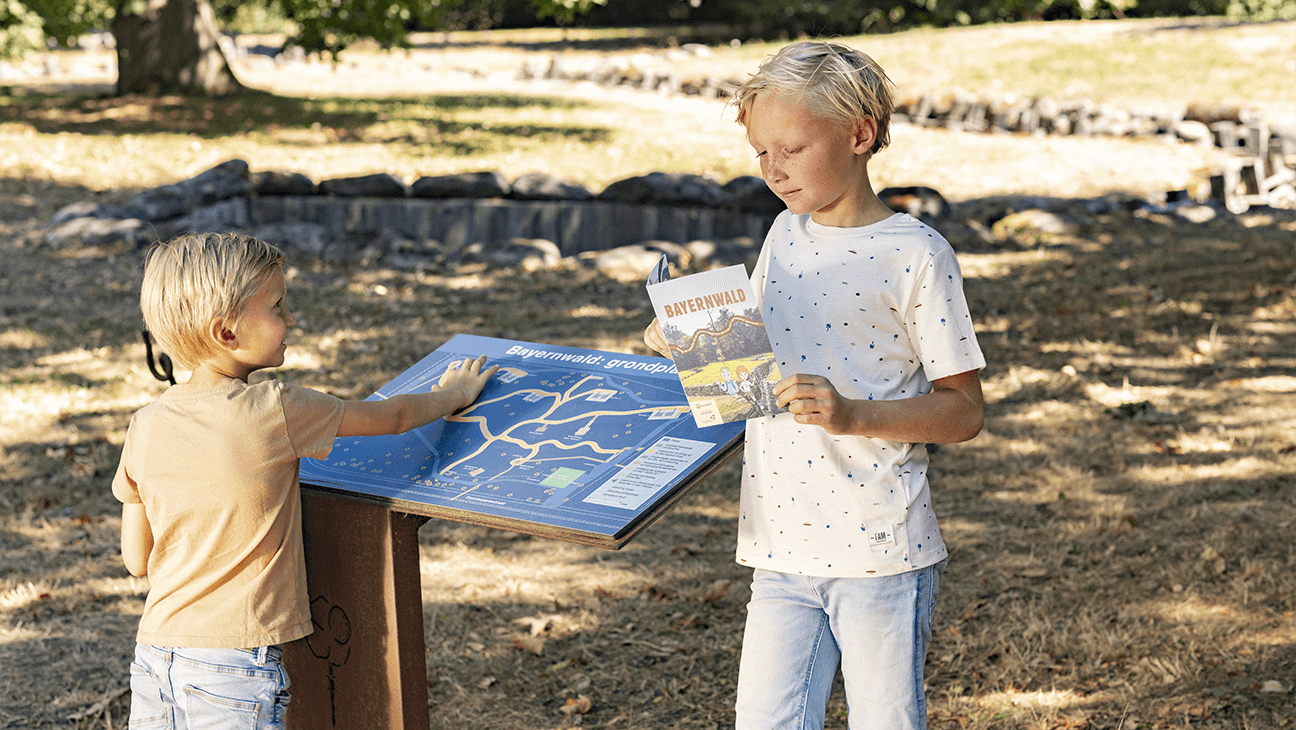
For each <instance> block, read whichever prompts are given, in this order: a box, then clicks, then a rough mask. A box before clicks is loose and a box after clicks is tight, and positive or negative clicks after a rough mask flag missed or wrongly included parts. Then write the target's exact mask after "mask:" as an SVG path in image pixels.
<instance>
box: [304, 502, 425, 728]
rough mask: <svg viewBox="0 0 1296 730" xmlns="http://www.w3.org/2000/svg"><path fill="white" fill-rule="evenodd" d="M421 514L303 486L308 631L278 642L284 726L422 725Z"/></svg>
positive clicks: (419, 726) (423, 702) (377, 726)
mask: <svg viewBox="0 0 1296 730" xmlns="http://www.w3.org/2000/svg"><path fill="white" fill-rule="evenodd" d="M427 519H428V518H426V517H419V516H414V515H407V514H403V513H400V512H393V511H391V510H390V509H388V508H386V507H381V506H378V505H374V504H369V503H366V502H361V501H357V500H352V499H347V498H345V497H337V496H332V495H328V494H325V493H322V492H317V491H314V490H311V489H310V488H309V486H303V488H302V537H303V539H304V541H305V546H306V574H307V579H306V582H307V586H308V589H309V592H310V601H311V620H312V622H313V623H314V625H315V631H314V633H313V634H311V635H310V636H309V637H307V638H305V639H301V640H298V641H294V642H291V643H290V644H288V645H287V646H285V647H284V664H285V666H286V668H287V670H288V677H289V679H290V680H291V682H292V686H291V687H290V688H289V691H290V692H291V693H292V702H291V703H290V704H289V705H288V715H287V721H288V727H289V728H290V729H291V730H329V729H330V728H345V729H346V730H367V729H369V728H372V729H373V730H427V728H428V704H427V665H426V658H425V651H426V649H425V648H424V643H423V600H422V595H423V594H422V589H421V586H420V582H419V552H418V528H419V527H420V526H422V525H423V523H425V522H427Z"/></svg>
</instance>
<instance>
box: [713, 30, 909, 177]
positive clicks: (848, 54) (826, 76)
mask: <svg viewBox="0 0 1296 730" xmlns="http://www.w3.org/2000/svg"><path fill="white" fill-rule="evenodd" d="M892 87H893V84H892V83H891V79H890V78H888V77H887V75H886V72H885V71H883V70H882V67H881V66H879V65H878V62H877V61H874V60H873V59H872V58H871V57H869V56H868V54H866V53H863V52H861V51H857V50H855V49H854V48H851V47H850V46H847V45H845V44H842V43H836V42H833V41H801V42H799V43H793V44H792V45H789V46H785V47H783V48H782V49H781V50H779V52H778V53H776V54H774V55H772V56H769V57H767V58H766V59H765V60H764V61H762V62H761V65H760V68H758V69H757V70H756V73H754V74H752V75H751V77H750V78H748V79H747V81H746V82H745V83H743V85H742V86H740V87H738V90H737V92H735V94H734V98H733V101H732V102H731V103H732V104H733V106H734V107H736V108H737V110H738V123H739V124H741V125H743V126H744V127H745V126H747V122H748V114H749V113H750V112H751V105H752V102H753V101H755V100H756V96H757V95H758V94H766V93H768V94H782V95H786V96H789V97H791V98H793V99H795V100H796V101H797V102H798V103H799V104H801V105H802V106H804V107H805V108H806V109H807V110H808V111H809V112H810V113H812V114H814V115H815V116H818V117H821V118H824V119H830V120H833V121H837V122H840V123H842V124H845V125H852V124H854V123H855V122H857V121H859V120H860V119H863V118H865V117H868V118H870V119H872V120H873V121H874V122H876V123H877V136H876V137H875V138H874V140H873V146H872V147H871V148H870V149H869V152H871V153H877V152H879V151H880V150H882V148H884V147H886V146H887V145H888V144H890V143H891V112H892V110H893V109H894V108H895V102H894V100H893V99H892V97H891V89H892Z"/></svg>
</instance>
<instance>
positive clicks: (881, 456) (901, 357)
mask: <svg viewBox="0 0 1296 730" xmlns="http://www.w3.org/2000/svg"><path fill="white" fill-rule="evenodd" d="M733 104H734V106H735V107H736V108H737V110H738V122H739V123H740V124H742V125H743V126H744V127H746V130H747V139H748V141H749V142H750V144H751V146H752V148H753V149H754V150H755V151H756V156H757V158H758V160H759V162H760V168H761V175H762V177H764V179H765V181H766V183H767V184H768V185H769V187H770V189H771V190H773V191H774V193H775V194H777V195H778V196H779V198H781V199H782V200H783V202H784V203H786V204H787V207H788V209H787V211H785V212H783V213H782V214H780V215H779V217H778V218H777V219H776V220H775V221H774V224H773V225H772V226H771V227H770V231H769V234H768V235H767V237H766V239H765V243H764V246H763V248H762V249H761V253H760V257H759V259H758V260H757V263H756V267H755V270H754V271H753V273H752V288H753V290H754V292H755V294H756V300H757V303H758V305H759V306H760V307H761V314H762V316H763V317H764V320H765V329H766V330H767V331H768V332H769V333H770V338H771V341H772V344H773V347H774V353H775V355H776V357H777V360H778V363H779V369H780V371H782V372H783V373H793V374H792V375H789V376H788V377H786V378H784V379H783V380H782V381H781V382H779V383H778V385H777V386H775V389H774V392H775V395H776V396H777V398H778V405H779V406H786V407H787V409H788V412H787V413H786V414H778V415H773V416H767V417H764V418H758V419H752V420H749V421H748V422H747V439H746V447H745V456H744V459H743V475H742V492H741V498H740V515H739V527H738V552H737V559H738V562H740V563H742V564H744V565H750V566H752V567H753V568H755V572H754V574H753V578H752V597H751V601H750V603H749V604H748V612H747V624H746V629H745V635H744V639H743V650H742V657H741V661H740V665H739V677H738V699H737V730H756V729H758V728H771V729H773V728H780V729H782V728H822V727H823V724H824V713H825V710H826V708H827V703H828V696H829V692H830V690H831V687H832V681H833V678H834V676H835V675H836V673H837V668H838V666H839V665H840V667H841V671H842V675H843V679H844V680H845V687H846V700H847V705H848V707H849V719H848V722H849V725H850V727H851V728H852V730H858V729H878V730H902V729H905V728H925V727H926V725H927V712H926V699H925V696H924V689H923V664H924V662H925V658H926V654H927V645H928V642H929V641H930V638H931V614H932V609H933V607H934V604H935V601H936V595H937V593H938V590H939V577H940V572H941V570H942V569H943V567H944V564H945V560H946V558H947V556H948V552H947V550H946V548H945V544H944V542H943V541H942V539H941V534H940V529H939V527H938V526H937V522H936V514H935V512H934V511H933V509H932V504H931V492H930V488H929V486H928V482H927V450H926V447H925V444H928V443H941V442H958V441H965V440H967V439H970V438H972V437H974V436H975V435H976V434H977V433H979V432H980V430H981V426H982V420H983V412H984V405H983V399H982V394H981V382H980V377H979V374H978V371H979V370H980V369H981V368H982V367H984V366H985V359H984V357H983V356H982V354H981V350H980V348H979V347H978V345H977V341H976V335H975V333H974V332H973V326H972V319H971V316H970V314H969V313H968V307H967V303H966V300H965V298H964V295H963V288H962V276H961V274H960V271H959V266H958V261H957V259H956V258H955V256H954V251H953V250H952V249H951V248H950V246H949V244H948V243H947V242H946V241H945V239H944V238H942V237H941V236H940V234H938V233H936V232H935V231H934V230H932V229H931V228H929V227H927V226H926V225H924V224H923V223H921V222H919V221H918V220H916V219H914V218H912V217H910V216H909V215H907V214H903V213H895V212H893V211H892V210H890V209H889V208H888V207H887V206H886V205H885V204H883V203H882V201H881V200H880V199H878V196H877V195H876V194H875V193H874V191H873V187H872V184H871V182H870V180H869V173H868V164H869V162H870V160H872V158H873V155H874V154H876V153H877V152H879V151H880V150H882V149H883V148H884V147H886V146H887V144H888V143H889V137H890V133H889V124H890V119H891V111H892V99H891V89H890V80H889V79H888V78H887V76H886V74H885V73H884V72H883V70H882V69H881V67H879V66H878V64H877V63H876V62H875V61H874V60H873V59H872V58H870V57H868V56H867V55H865V54H863V53H861V52H859V51H857V50H855V49H853V48H850V47H849V46H845V45H843V44H840V43H833V42H812V41H807V42H801V43H795V44H793V45H790V46H788V47H786V48H784V49H782V50H781V51H779V52H778V53H777V54H775V55H774V56H771V57H770V58H767V59H766V60H765V61H764V62H763V63H762V64H761V66H760V69H759V70H758V71H757V72H756V73H755V74H754V75H753V76H752V77H751V78H750V79H748V80H747V82H746V83H744V84H743V85H742V87H741V88H739V90H738V92H737V94H736V96H735V98H734V101H733ZM644 341H645V342H646V343H647V344H648V345H649V346H650V347H652V348H653V349H655V350H657V351H658V352H660V353H662V354H664V355H667V356H669V351H668V349H667V347H666V342H665V339H664V338H663V337H662V333H661V328H660V326H659V325H658V323H657V322H656V321H655V320H654V322H653V323H652V324H650V325H649V326H648V329H647V330H646V331H645V334H644Z"/></svg>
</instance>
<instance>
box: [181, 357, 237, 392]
mask: <svg viewBox="0 0 1296 730" xmlns="http://www.w3.org/2000/svg"><path fill="white" fill-rule="evenodd" d="M248 375H250V373H241V372H238V371H236V370H235V369H232V368H229V367H222V365H221V364H220V363H217V362H214V361H211V360H208V361H207V362H204V363H202V364H201V365H199V366H198V367H196V368H194V371H193V373H191V374H190V375H189V380H188V381H186V383H185V384H186V385H197V386H202V387H212V386H215V385H220V384H221V383H224V382H227V381H230V380H241V381H243V382H244V383H246V382H247V379H248Z"/></svg>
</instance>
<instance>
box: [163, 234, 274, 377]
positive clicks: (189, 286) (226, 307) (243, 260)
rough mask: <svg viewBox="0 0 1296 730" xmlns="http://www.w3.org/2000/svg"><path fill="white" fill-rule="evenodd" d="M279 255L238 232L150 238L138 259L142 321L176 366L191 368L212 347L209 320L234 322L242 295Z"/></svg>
mask: <svg viewBox="0 0 1296 730" xmlns="http://www.w3.org/2000/svg"><path fill="white" fill-rule="evenodd" d="M285 260H286V259H285V257H284V255H283V253H282V252H280V250H279V249H277V248H275V247H274V246H271V245H270V244H268V243H266V242H265V241H261V240H259V239H256V238H253V237H251V236H245V235H242V234H239V233H187V234H184V235H181V236H177V237H176V238H173V239H172V240H170V241H167V242H166V243H161V242H159V243H156V244H154V245H153V247H152V249H150V250H149V253H148V257H147V259H146V260H145V263H144V282H143V284H142V285H141V286H140V309H141V310H142V311H143V312H144V326H145V327H147V328H148V330H149V332H150V333H151V334H152V335H153V337H154V338H155V339H156V340H157V341H158V344H160V345H161V346H162V349H164V350H166V352H167V354H169V355H170V356H171V358H172V359H173V360H175V361H176V362H177V363H179V364H180V365H182V366H184V367H187V368H190V369H193V368H195V367H197V366H199V365H201V364H202V363H203V362H205V361H206V360H207V359H209V358H210V357H212V356H213V355H214V354H215V352H216V344H215V343H214V342H213V341H212V339H211V338H210V337H209V336H208V333H209V331H210V327H211V323H212V322H213V321H214V320H216V319H218V318H221V319H225V320H227V322H226V325H225V326H226V327H231V328H232V327H233V326H235V325H237V324H238V320H239V318H240V317H242V315H243V312H244V310H245V309H246V307H247V303H248V300H249V299H251V298H252V297H254V296H256V294H257V293H258V292H259V291H261V288H262V287H264V286H265V283H266V277H267V276H268V275H269V274H270V273H271V271H272V270H273V269H275V267H281V266H283V263H284V261H285Z"/></svg>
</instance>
